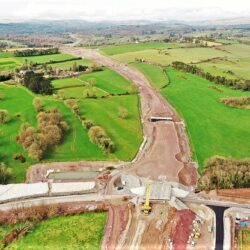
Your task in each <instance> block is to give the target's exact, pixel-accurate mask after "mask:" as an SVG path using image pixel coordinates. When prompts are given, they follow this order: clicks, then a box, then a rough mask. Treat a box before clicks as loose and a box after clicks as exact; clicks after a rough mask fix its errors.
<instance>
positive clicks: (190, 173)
mask: <svg viewBox="0 0 250 250" xmlns="http://www.w3.org/2000/svg"><path fill="white" fill-rule="evenodd" d="M178 177H179V182H180V183H181V184H183V185H186V186H194V185H196V183H197V179H198V174H197V170H196V168H195V167H194V166H190V165H188V164H185V166H184V167H183V168H182V169H181V170H180V172H179V173H178Z"/></svg>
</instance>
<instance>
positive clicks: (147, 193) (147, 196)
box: [142, 180, 151, 215]
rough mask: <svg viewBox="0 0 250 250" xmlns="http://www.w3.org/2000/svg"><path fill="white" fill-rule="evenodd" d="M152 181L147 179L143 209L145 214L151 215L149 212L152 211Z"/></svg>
mask: <svg viewBox="0 0 250 250" xmlns="http://www.w3.org/2000/svg"><path fill="white" fill-rule="evenodd" d="M149 201H150V182H149V180H147V183H146V191H145V203H144V205H143V206H142V211H143V213H144V215H149V213H150V212H151V207H150V203H149Z"/></svg>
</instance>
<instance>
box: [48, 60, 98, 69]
mask: <svg viewBox="0 0 250 250" xmlns="http://www.w3.org/2000/svg"><path fill="white" fill-rule="evenodd" d="M74 63H76V65H86V66H89V67H91V66H93V64H94V63H93V62H91V61H89V60H87V59H80V60H75V61H68V62H60V63H53V64H48V66H51V67H52V68H59V69H63V70H69V69H70V68H72V66H73V64H74Z"/></svg>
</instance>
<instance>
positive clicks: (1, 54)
mask: <svg viewBox="0 0 250 250" xmlns="http://www.w3.org/2000/svg"><path fill="white" fill-rule="evenodd" d="M12 56H13V53H12V52H7V51H6V52H5V51H0V58H6V57H12Z"/></svg>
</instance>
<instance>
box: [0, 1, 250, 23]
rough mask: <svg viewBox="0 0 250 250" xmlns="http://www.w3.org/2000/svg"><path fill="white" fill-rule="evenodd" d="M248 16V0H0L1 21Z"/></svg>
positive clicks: (180, 18)
mask: <svg viewBox="0 0 250 250" xmlns="http://www.w3.org/2000/svg"><path fill="white" fill-rule="evenodd" d="M238 16H242V17H247V16H249V17H250V0H237V1H236V0H0V21H4V20H11V21H23V20H29V19H85V20H91V21H99V20H138V19H139V20H141V19H147V20H157V19H164V20H177V19H178V20H195V21H196V20H207V19H221V18H228V17H238Z"/></svg>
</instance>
